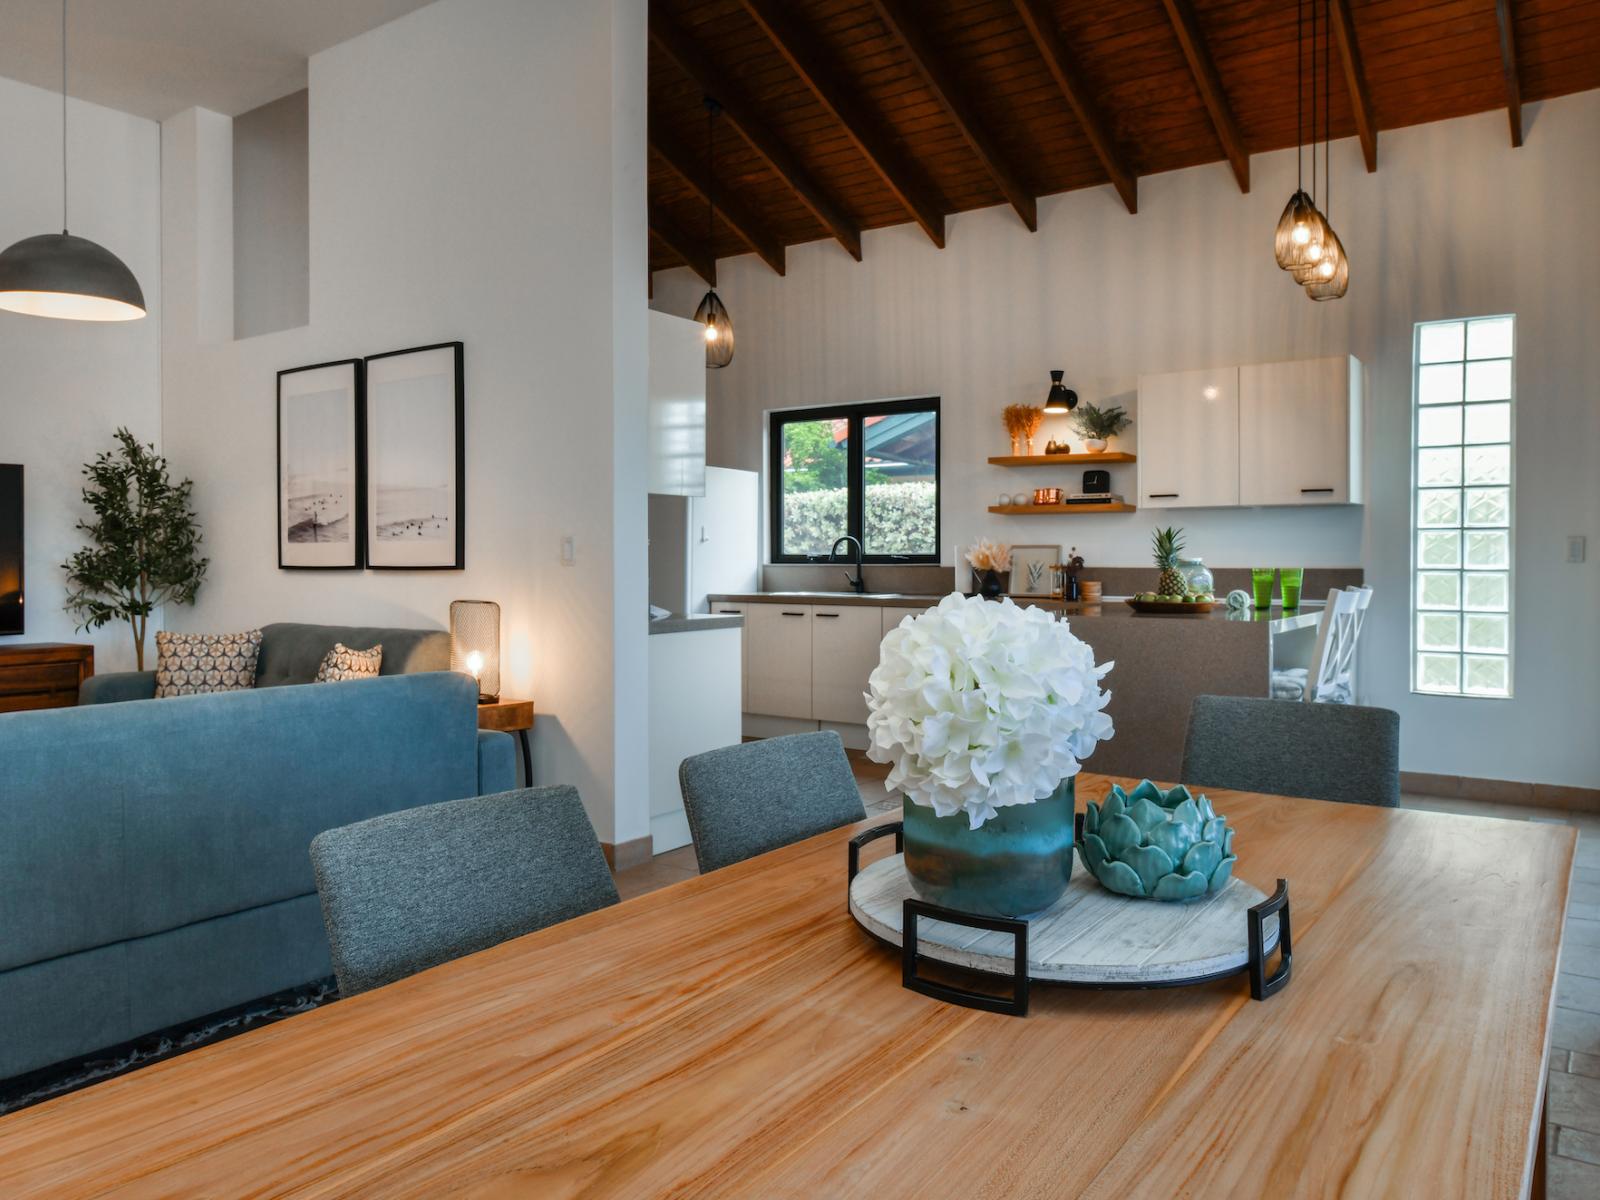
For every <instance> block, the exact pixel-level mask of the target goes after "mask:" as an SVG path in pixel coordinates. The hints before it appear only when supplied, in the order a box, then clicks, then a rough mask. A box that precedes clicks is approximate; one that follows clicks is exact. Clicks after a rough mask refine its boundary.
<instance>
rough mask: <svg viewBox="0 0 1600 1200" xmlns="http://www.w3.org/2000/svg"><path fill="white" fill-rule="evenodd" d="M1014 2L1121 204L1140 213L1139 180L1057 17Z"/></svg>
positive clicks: (1038, 2) (1029, 0) (1036, 0)
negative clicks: (1107, 123)
mask: <svg viewBox="0 0 1600 1200" xmlns="http://www.w3.org/2000/svg"><path fill="white" fill-rule="evenodd" d="M1013 3H1014V4H1015V6H1016V11H1017V16H1019V17H1021V18H1022V23H1023V25H1024V26H1025V27H1026V28H1027V31H1028V36H1029V37H1031V38H1032V39H1033V44H1034V45H1035V46H1036V47H1037V48H1038V50H1039V54H1040V55H1041V56H1042V57H1043V58H1044V63H1045V66H1046V68H1048V69H1049V72H1050V77H1051V78H1052V79H1053V80H1055V84H1056V87H1058V88H1059V89H1060V90H1061V94H1062V96H1063V97H1065V98H1066V101H1067V104H1068V106H1070V107H1071V109H1072V112H1073V115H1074V116H1075V117H1077V119H1078V124H1079V125H1080V126H1081V127H1082V128H1083V134H1084V136H1085V137H1086V138H1088V139H1089V144H1090V145H1091V146H1092V147H1093V148H1094V153H1095V157H1096V158H1098V159H1099V160H1100V165H1101V166H1102V167H1104V168H1105V172H1106V178H1108V179H1109V180H1110V181H1111V186H1112V187H1114V188H1116V189H1117V195H1119V196H1121V197H1122V202H1123V204H1125V205H1127V206H1128V211H1129V212H1130V213H1136V212H1138V211H1139V178H1138V176H1137V175H1135V174H1134V171H1133V168H1132V167H1130V166H1129V165H1128V161H1127V159H1126V158H1125V157H1124V156H1123V154H1122V151H1121V150H1119V149H1118V148H1117V146H1116V144H1115V143H1114V142H1113V141H1112V140H1111V135H1110V134H1109V133H1107V132H1106V126H1105V122H1104V121H1102V120H1101V118H1100V114H1099V113H1098V112H1097V111H1096V110H1095V106H1094V104H1093V102H1092V101H1091V100H1090V99H1089V95H1088V90H1087V88H1086V87H1085V85H1084V84H1083V82H1082V79H1083V76H1082V75H1081V74H1080V73H1079V70H1078V67H1077V64H1076V63H1074V62H1073V60H1072V56H1071V54H1070V53H1069V52H1068V50H1067V47H1066V43H1065V42H1063V41H1062V39H1061V34H1060V32H1059V31H1058V30H1057V28H1056V24H1055V18H1054V17H1053V16H1051V14H1050V13H1049V11H1048V10H1047V9H1046V8H1045V6H1044V3H1043V0H1013Z"/></svg>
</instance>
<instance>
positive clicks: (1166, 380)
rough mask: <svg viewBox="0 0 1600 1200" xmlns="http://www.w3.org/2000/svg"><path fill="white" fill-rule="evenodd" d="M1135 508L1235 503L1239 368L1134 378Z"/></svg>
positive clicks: (1236, 496) (1236, 498) (1189, 506)
mask: <svg viewBox="0 0 1600 1200" xmlns="http://www.w3.org/2000/svg"><path fill="white" fill-rule="evenodd" d="M1136 415H1137V417H1138V419H1139V503H1140V504H1141V505H1143V506H1144V507H1146V508H1215V507H1221V506H1230V505H1236V504H1238V503H1239V368H1238V367H1220V368H1218V369H1216V370H1210V371H1174V372H1170V373H1168V374H1165V375H1141V376H1139V410H1138V413H1137V414H1136Z"/></svg>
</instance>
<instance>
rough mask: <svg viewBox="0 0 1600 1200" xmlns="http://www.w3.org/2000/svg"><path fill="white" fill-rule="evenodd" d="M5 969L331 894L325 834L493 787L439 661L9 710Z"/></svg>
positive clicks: (0, 938) (1, 811) (459, 685)
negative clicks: (384, 672) (353, 676)
mask: <svg viewBox="0 0 1600 1200" xmlns="http://www.w3.org/2000/svg"><path fill="white" fill-rule="evenodd" d="M0 762H3V763H5V764H6V774H5V787H4V799H5V803H4V804H0V970H4V969H5V968H8V967H14V966H18V965H20V964H23V963H29V962H36V961H39V960H40V959H45V958H50V957H54V956H56V955H61V954H70V953H73V952H75V951H78V950H84V949H88V948H90V947H93V946H101V945H106V944H108V943H110V942H114V941H118V940H120V939H123V938H130V937H140V936H146V935H149V934H153V933H158V932H160V931H162V930H167V929H174V928H177V927H178V926H180V925H185V924H188V923H189V922H192V921H199V920H205V919H208V918H211V917H215V916H219V915H222V914H225V913H230V912H238V911H240V910H242V909H246V908H250V907H253V906H255V905H260V904H269V903H273V902H275V901H279V900H284V899H287V898H289V897H292V896H299V895H305V894H307V893H310V892H312V891H313V890H314V889H315V884H314V881H313V879H312V875H311V860H310V858H309V856H308V847H309V846H310V844H311V839H312V838H313V837H315V836H316V835H317V834H318V833H320V832H321V831H322V830H324V829H331V828H333V827H335V826H338V825H348V824H350V823H351V822H353V821H359V820H362V819H364V818H366V817H371V816H376V815H377V814H379V813H386V812H393V811H394V810H395V809H400V808H409V807H412V806H414V805H418V804H429V803H434V802H437V801H440V800H450V799H457V798H459V797H463V796H471V795H474V794H476V792H477V790H478V720H477V691H476V689H475V687H474V686H473V682H472V680H471V679H469V678H467V677H466V676H464V675H457V674H451V673H449V672H437V673H431V674H423V675H406V676H401V677H398V678H380V679H369V680H362V681H359V682H356V683H352V684H350V685H349V686H347V687H340V688H321V687H304V688H300V687H296V688H274V689H268V690H257V691H248V692H227V693H223V694H219V695H209V696H179V697H177V698H175V699H172V700H165V701H163V702H161V703H160V704H105V705H93V706H90V707H87V708H63V709H54V710H49V711H44V712H23V713H10V714H7V715H5V716H4V717H0Z"/></svg>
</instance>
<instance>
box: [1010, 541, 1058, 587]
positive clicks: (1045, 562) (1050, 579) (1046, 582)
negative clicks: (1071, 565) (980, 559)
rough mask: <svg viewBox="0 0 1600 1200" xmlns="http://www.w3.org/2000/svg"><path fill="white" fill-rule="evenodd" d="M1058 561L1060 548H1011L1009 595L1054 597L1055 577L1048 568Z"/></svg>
mask: <svg viewBox="0 0 1600 1200" xmlns="http://www.w3.org/2000/svg"><path fill="white" fill-rule="evenodd" d="M1060 561H1061V547H1060V546H1013V547H1011V595H1013V596H1033V597H1042V596H1051V595H1054V594H1055V590H1056V576H1055V572H1054V571H1052V570H1051V569H1050V568H1051V567H1053V566H1055V565H1056V564H1057V563H1058V562H1060Z"/></svg>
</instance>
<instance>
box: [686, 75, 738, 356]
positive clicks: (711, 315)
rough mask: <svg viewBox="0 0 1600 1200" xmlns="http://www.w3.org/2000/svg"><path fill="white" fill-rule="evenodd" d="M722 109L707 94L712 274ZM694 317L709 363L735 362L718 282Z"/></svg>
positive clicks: (708, 251)
mask: <svg viewBox="0 0 1600 1200" xmlns="http://www.w3.org/2000/svg"><path fill="white" fill-rule="evenodd" d="M721 111H722V105H720V104H718V103H717V102H716V101H715V100H713V99H712V98H711V97H710V96H707V97H706V254H707V256H709V257H710V259H711V263H712V267H711V270H712V274H713V275H714V274H716V261H717V251H716V242H715V239H716V236H717V228H716V222H717V197H716V190H717V114H719V113H720V112H721ZM694 319H695V320H696V321H699V322H700V324H701V325H703V326H705V331H706V366H707V367H711V368H715V367H725V366H727V365H728V364H729V363H731V362H732V361H733V318H731V317H730V316H728V306H727V305H726V304H724V303H723V302H722V297H721V296H719V295H717V285H716V284H715V283H714V282H713V283H712V285H711V289H710V290H709V291H708V292H706V294H705V297H704V299H702V300H701V301H700V307H699V308H697V309H695V310H694Z"/></svg>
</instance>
